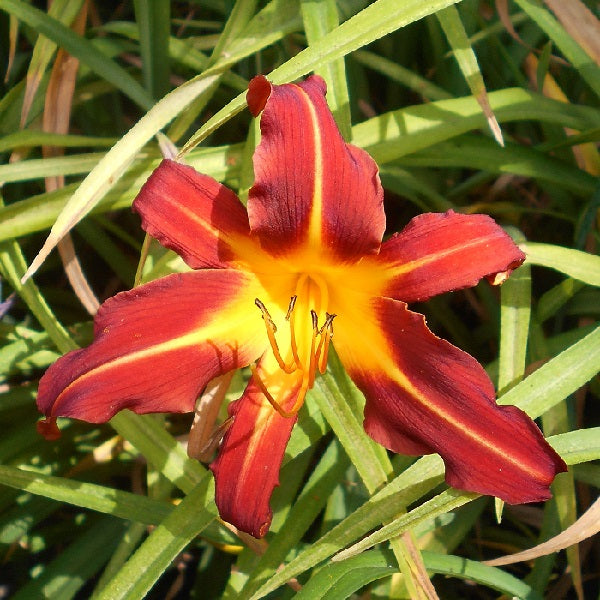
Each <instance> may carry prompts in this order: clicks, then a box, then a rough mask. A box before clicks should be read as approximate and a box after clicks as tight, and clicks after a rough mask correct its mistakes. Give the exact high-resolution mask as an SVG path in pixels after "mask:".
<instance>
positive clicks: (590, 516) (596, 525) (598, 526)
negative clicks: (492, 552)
mask: <svg viewBox="0 0 600 600" xmlns="http://www.w3.org/2000/svg"><path fill="white" fill-rule="evenodd" d="M599 531H600V498H598V499H597V500H596V501H595V502H594V503H593V504H592V505H591V506H590V507H589V508H588V509H587V511H586V512H585V513H583V515H581V517H579V519H577V521H575V523H573V525H571V526H570V527H567V528H566V529H565V530H564V531H563V532H561V533H559V534H558V535H557V536H555V537H553V538H551V539H549V540H548V541H546V542H543V543H542V544H538V545H537V546H535V547H534V548H530V549H529V550H524V551H523V552H517V553H516V554H510V555H508V556H501V557H500V558H495V559H494V560H486V561H485V564H486V565H489V566H490V567H500V566H502V565H510V564H513V563H516V562H521V561H524V560H533V559H534V558H539V557H540V556H546V555H547V554H551V553H552V552H558V551H559V550H562V549H564V548H568V547H569V546H572V545H574V544H578V543H579V542H581V541H583V540H585V539H587V538H589V537H592V536H593V535H595V534H596V533H598V532H599Z"/></svg>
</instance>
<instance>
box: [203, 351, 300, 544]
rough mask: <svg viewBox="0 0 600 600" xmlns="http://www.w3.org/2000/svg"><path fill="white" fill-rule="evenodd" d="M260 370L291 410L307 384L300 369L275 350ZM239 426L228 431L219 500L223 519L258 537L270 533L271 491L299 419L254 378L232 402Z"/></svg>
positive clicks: (216, 465)
mask: <svg viewBox="0 0 600 600" xmlns="http://www.w3.org/2000/svg"><path fill="white" fill-rule="evenodd" d="M258 372H259V373H260V376H261V379H262V380H263V382H264V383H265V385H266V386H267V389H268V390H269V391H270V392H271V393H272V394H273V396H274V397H275V399H276V400H277V401H278V402H279V403H280V404H281V405H282V406H283V407H284V408H287V409H288V410H289V408H290V407H291V406H292V405H293V403H294V401H295V399H296V397H297V394H298V390H299V388H300V385H301V380H302V374H301V373H299V372H296V373H293V374H291V375H286V374H284V373H283V371H281V370H280V369H279V367H278V366H277V364H276V363H275V361H274V359H273V358H272V354H271V353H270V352H269V353H268V354H267V355H265V357H263V359H261V362H260V363H259V368H258ZM229 414H230V415H231V416H232V417H233V424H232V425H231V427H230V428H229V430H228V431H227V433H226V434H225V437H224V439H223V444H222V446H221V449H220V451H219V456H218V457H217V459H216V460H215V461H214V462H213V463H212V464H211V466H210V468H211V469H212V471H213V473H214V474H215V483H216V497H215V501H216V503H217V507H218V509H219V514H220V515H221V518H222V519H224V520H225V521H227V522H229V523H231V524H233V525H235V526H236V527H237V528H238V529H240V530H241V531H245V532H246V533H249V534H250V535H253V536H254V537H256V538H262V537H264V536H265V535H266V534H267V531H268V530H269V526H270V525H271V519H272V516H273V512H272V511H271V507H270V506H269V500H270V498H271V494H272V493H273V490H274V489H275V487H276V486H278V485H279V469H280V467H281V462H282V460H283V456H284V454H285V449H286V446H287V443H288V441H289V439H290V435H291V432H292V428H293V426H294V424H295V423H296V420H297V418H296V417H292V418H285V417H282V416H281V415H280V414H279V413H278V412H277V411H276V410H275V409H274V408H273V407H272V406H271V405H270V404H269V402H268V401H267V399H266V398H265V396H264V394H263V393H262V392H261V390H260V389H259V388H258V386H257V385H256V384H255V383H254V378H252V379H251V380H250V383H249V384H248V387H247V388H246V390H245V392H244V394H243V396H242V397H241V398H240V399H239V400H237V401H235V402H232V403H231V404H230V405H229Z"/></svg>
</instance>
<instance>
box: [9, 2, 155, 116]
mask: <svg viewBox="0 0 600 600" xmlns="http://www.w3.org/2000/svg"><path fill="white" fill-rule="evenodd" d="M0 10H5V11H6V12H8V13H10V14H11V15H14V16H15V17H17V18H18V19H20V20H21V21H23V22H25V23H27V24H28V25H29V26H31V27H33V28H34V29H35V30H36V31H38V32H39V33H41V34H43V35H45V36H46V37H47V38H49V39H51V40H52V41H54V42H55V43H56V44H57V45H58V46H60V47H61V48H64V49H65V50H66V51H67V52H69V54H71V55H72V56H75V57H76V58H78V59H79V60H80V61H81V62H82V63H83V64H85V65H86V66H88V67H89V68H90V69H91V70H92V71H94V72H95V73H97V74H98V75H99V76H100V77H102V78H104V79H106V81H109V82H110V83H112V84H113V85H114V86H115V87H116V88H117V89H119V90H121V91H122V92H123V93H124V94H125V95H126V96H128V97H129V98H131V99H132V100H133V101H134V102H135V103H136V104H138V105H139V106H141V107H142V108H144V109H146V110H148V109H149V108H150V107H151V106H152V104H153V101H152V97H151V96H150V95H149V94H148V93H147V92H146V91H145V90H144V88H143V87H142V86H141V85H140V84H139V83H138V82H137V81H136V80H135V79H134V78H133V77H132V76H131V75H130V74H129V73H128V72H127V71H125V69H123V68H121V67H120V66H119V65H118V64H117V63H115V62H114V61H112V60H111V59H110V58H108V57H106V56H105V55H104V54H102V53H101V52H98V49H97V48H95V46H94V45H93V44H92V43H91V42H90V41H89V40H87V39H85V38H83V37H81V36H79V35H77V34H76V33H74V32H73V31H72V30H71V29H69V28H68V27H65V26H64V25H63V24H62V23H61V22H60V21H57V20H56V19H53V18H52V17H50V16H48V15H47V14H46V13H44V12H42V11H41V10H38V9H37V8H34V7H33V6H31V5H29V4H27V3H26V2H20V1H19V0H0Z"/></svg>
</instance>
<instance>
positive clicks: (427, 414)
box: [336, 298, 567, 504]
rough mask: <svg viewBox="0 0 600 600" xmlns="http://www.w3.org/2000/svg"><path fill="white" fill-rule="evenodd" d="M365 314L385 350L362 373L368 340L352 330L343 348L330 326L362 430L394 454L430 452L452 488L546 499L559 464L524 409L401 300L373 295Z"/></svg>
mask: <svg viewBox="0 0 600 600" xmlns="http://www.w3.org/2000/svg"><path fill="white" fill-rule="evenodd" d="M373 317H374V318H375V319H376V320H377V327H378V328H379V330H380V331H381V339H380V340H378V343H382V344H383V345H384V346H387V350H385V351H384V352H386V354H385V355H384V354H382V355H381V357H380V360H379V366H378V367H373V366H372V365H371V367H370V368H368V369H365V368H364V367H363V365H364V364H365V360H364V359H361V348H362V349H363V350H362V352H365V350H364V349H369V350H368V351H370V349H371V348H372V347H373V342H374V341H376V340H369V341H367V340H362V342H359V341H358V339H357V338H356V336H355V342H354V343H353V344H352V345H351V347H350V348H348V347H347V345H348V344H347V343H344V342H346V339H347V338H345V336H344V334H343V332H340V327H339V326H338V330H337V331H336V335H337V336H338V339H337V342H338V343H337V344H336V349H337V350H338V353H339V354H340V358H341V359H342V362H343V363H344V366H345V367H346V369H347V370H348V372H349V374H350V376H351V377H352V379H353V380H354V381H355V383H356V384H357V386H358V387H359V388H360V389H361V390H362V391H363V393H364V394H365V396H366V399H367V402H366V406H365V430H366V431H367V433H368V434H369V435H370V436H371V437H372V438H373V439H375V441H377V442H379V443H380V444H382V445H384V446H385V447H386V448H389V449H390V450H393V451H394V452H399V453H403V454H427V453H433V452H438V453H439V454H440V455H441V456H442V458H443V460H444V462H445V464H446V481H447V482H448V484H450V485H451V486H453V487H456V488H459V489H465V490H469V491H474V492H478V493H481V494H488V495H493V496H498V497H499V498H502V499H503V500H505V501H506V502H508V503H509V504H520V503H524V502H536V501H540V500H547V499H548V498H550V497H551V493H550V490H549V486H550V484H551V483H552V481H553V479H554V477H555V475H556V474H557V473H559V472H561V471H566V469H567V467H566V465H565V463H564V461H563V460H562V459H561V458H560V456H558V454H557V453H556V452H555V451H554V450H553V449H552V448H551V446H550V445H549V444H548V443H547V442H546V440H545V439H544V437H543V436H542V433H541V432H540V430H539V429H538V427H537V426H536V425H535V423H534V422H533V421H532V420H531V419H530V418H529V417H528V416H527V415H526V414H525V413H524V412H523V411H521V410H520V409H518V408H516V407H514V406H499V405H497V404H496V402H495V394H494V388H493V385H492V383H491V381H490V379H489V377H488V376H487V374H486V373H485V371H484V370H483V367H481V365H480V364H479V363H478V362H477V361H476V360H475V359H474V358H473V357H471V356H470V355H468V354H467V353H465V352H463V351H462V350H459V349H458V348H456V347H455V346H453V345H452V344H450V343H449V342H447V341H444V340H441V339H440V338H438V337H436V336H435V335H434V334H433V333H431V331H429V329H428V328H427V326H426V325H425V320H424V318H423V316H422V315H419V314H417V313H413V312H411V311H409V310H408V309H407V308H406V305H405V304H404V303H401V302H397V301H393V300H389V299H383V298H380V299H377V300H375V301H374V303H373ZM340 334H341V337H342V339H341V340H340V339H339V338H340ZM340 341H341V342H342V345H341V347H340V346H339V342H340ZM368 360H371V363H372V358H369V359H368Z"/></svg>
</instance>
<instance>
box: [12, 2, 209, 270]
mask: <svg viewBox="0 0 600 600" xmlns="http://www.w3.org/2000/svg"><path fill="white" fill-rule="evenodd" d="M2 1H3V0H0V2H2ZM217 79H218V75H216V74H212V75H206V74H205V75H201V76H198V77H196V78H194V79H192V80H191V81H189V82H188V83H185V84H183V85H182V86H180V87H178V88H177V89H176V90H173V91H172V92H171V93H170V94H167V95H166V96H165V97H164V98H163V99H162V100H161V101H160V102H158V103H157V104H156V105H155V106H154V107H153V108H152V109H151V110H150V111H149V112H147V113H146V114H145V115H144V116H143V117H142V118H141V119H140V120H139V121H138V122H137V124H136V125H135V126H134V127H133V128H132V129H131V130H130V131H129V132H128V133H127V134H125V135H124V136H123V137H122V138H121V140H120V141H119V142H117V144H115V145H114V146H113V147H112V148H111V149H110V150H109V152H108V153H107V154H106V155H105V156H104V158H103V159H102V160H101V161H100V162H99V163H98V165H97V166H96V167H95V168H94V169H93V171H92V172H91V173H90V174H89V175H88V176H87V177H86V178H85V179H84V181H83V182H82V184H81V185H80V186H79V187H78V188H77V191H76V192H75V193H74V194H73V196H72V197H71V199H70V200H69V202H68V204H67V206H66V207H65V208H64V210H63V211H62V212H61V213H60V215H59V216H58V218H57V220H56V222H55V223H54V225H53V226H52V229H51V230H50V235H49V236H48V239H47V240H46V242H45V243H44V245H43V246H42V249H41V250H40V252H39V253H38V255H37V256H36V257H35V259H34V261H33V263H32V264H31V266H30V267H29V269H28V270H27V273H26V274H25V278H28V277H31V275H33V274H34V273H35V272H36V271H37V269H38V268H39V267H40V265H41V264H42V263H43V262H44V260H45V259H46V256H48V254H49V253H50V252H51V251H52V249H53V248H54V247H55V246H56V244H57V243H58V242H59V241H60V240H61V239H62V238H63V237H64V235H65V234H66V233H67V232H68V231H69V230H70V229H71V228H72V227H73V226H74V225H75V224H76V223H77V222H78V221H79V220H80V219H82V218H83V217H84V216H85V215H86V214H87V213H88V212H89V211H90V210H92V208H94V206H96V204H97V203H98V202H99V201H100V199H101V198H102V197H103V196H104V194H106V192H107V191H108V190H109V189H110V188H111V187H113V185H114V183H115V181H116V180H118V179H119V178H120V177H121V176H122V175H123V173H124V172H125V170H126V169H127V167H128V166H129V163H130V162H131V161H132V160H133V158H134V156H135V155H136V153H137V152H138V151H139V149H140V148H141V147H142V146H143V145H144V144H145V143H146V142H147V141H148V140H149V139H151V138H152V136H154V135H155V134H156V133H158V132H159V131H160V130H161V129H162V128H163V127H164V126H165V125H166V124H167V123H168V122H169V121H170V120H171V119H172V118H173V117H174V116H175V115H176V114H178V113H179V112H180V111H181V110H183V109H184V108H185V107H186V106H187V105H188V104H189V103H190V102H192V100H194V98H197V97H198V96H199V95H200V94H202V93H203V92H205V91H206V90H208V89H209V88H210V87H211V86H212V85H213V84H214V83H215V81H217Z"/></svg>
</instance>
